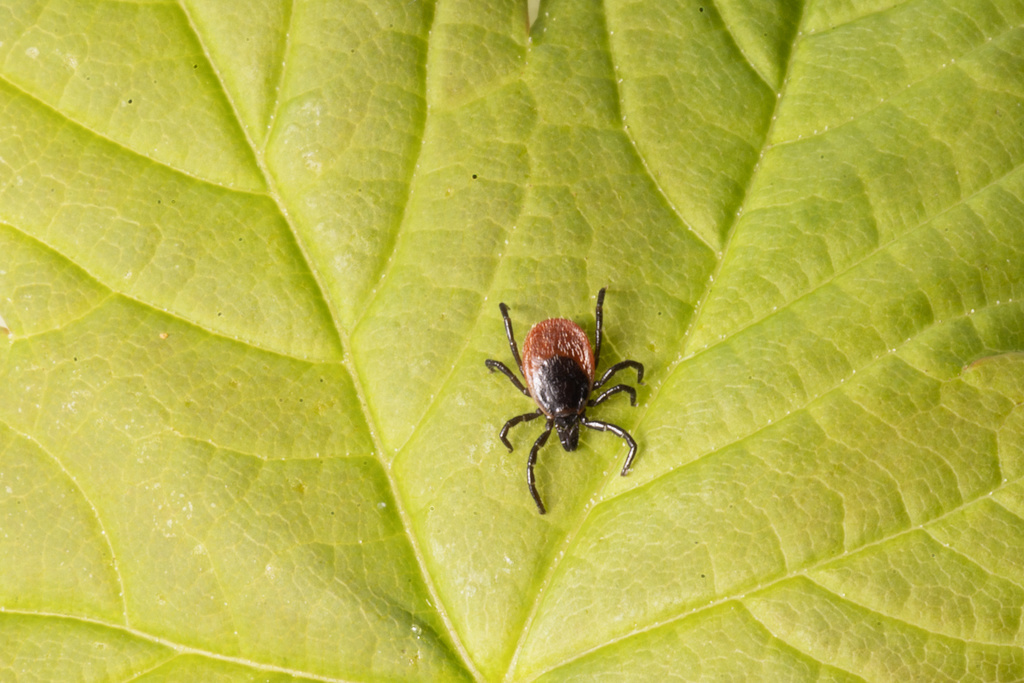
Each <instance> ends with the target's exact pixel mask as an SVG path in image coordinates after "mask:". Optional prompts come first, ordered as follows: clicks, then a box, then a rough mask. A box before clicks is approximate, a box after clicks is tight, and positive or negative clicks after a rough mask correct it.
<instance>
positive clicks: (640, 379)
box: [591, 360, 644, 391]
mask: <svg viewBox="0 0 1024 683" xmlns="http://www.w3.org/2000/svg"><path fill="white" fill-rule="evenodd" d="M594 367H595V368H596V367H597V365H596V364H595V365H594ZM623 368H634V369H635V370H636V383H637V384H643V383H644V366H643V364H642V363H638V362H636V361H635V360H624V361H622V362H620V363H616V364H615V365H613V366H611V367H610V368H608V370H607V371H606V372H605V373H604V374H603V375H601V379H599V380H597V381H596V382H594V386H593V387H592V388H591V391H597V390H598V389H600V388H601V386H602V385H604V383H605V382H607V381H608V380H609V379H611V377H612V375H614V374H615V373H616V372H618V371H619V370H622V369H623Z"/></svg>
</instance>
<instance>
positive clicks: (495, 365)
mask: <svg viewBox="0 0 1024 683" xmlns="http://www.w3.org/2000/svg"><path fill="white" fill-rule="evenodd" d="M484 365H486V366H487V367H488V368H489V369H490V371H491V372H494V371H495V370H498V371H499V372H501V374H503V375H505V376H506V377H508V378H509V379H510V380H512V384H514V385H516V389H518V390H519V391H521V392H523V393H524V394H525V395H527V396H529V395H530V392H529V391H527V390H526V387H524V386H523V383H522V382H520V381H519V378H518V377H516V376H515V375H513V374H512V371H511V370H509V369H508V368H507V367H506V366H505V364H504V363H502V362H501V361H498V360H490V359H488V360H485V361H484Z"/></svg>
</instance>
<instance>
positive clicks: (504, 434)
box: [498, 408, 540, 453]
mask: <svg viewBox="0 0 1024 683" xmlns="http://www.w3.org/2000/svg"><path fill="white" fill-rule="evenodd" d="M538 417H540V408H538V409H537V412H535V413H524V414H522V415H516V416H515V417H513V418H512V419H511V420H509V421H508V422H506V423H505V426H504V427H502V428H501V431H500V432H498V438H499V439H501V442H502V443H503V444H505V448H507V449H508V452H509V453H511V452H512V444H510V443H509V441H508V430H510V429H512V428H513V427H515V426H516V425H517V424H519V423H520V422H529V421H530V420H535V419H537V418H538Z"/></svg>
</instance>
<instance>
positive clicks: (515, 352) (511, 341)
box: [498, 304, 529, 396]
mask: <svg viewBox="0 0 1024 683" xmlns="http://www.w3.org/2000/svg"><path fill="white" fill-rule="evenodd" d="M498 308H500V309H501V317H502V318H504V319H505V336H506V337H508V346H509V348H510V349H512V357H513V358H515V359H516V365H518V366H519V374H520V375H522V376H523V377H526V373H525V372H523V361H522V360H521V359H520V358H519V348H518V347H517V346H516V338H515V336H514V335H513V334H512V319H511V318H509V317H508V306H506V305H505V304H498ZM517 383H518V382H517ZM523 393H526V392H525V391H524V392H523ZM526 395H527V396H529V394H526Z"/></svg>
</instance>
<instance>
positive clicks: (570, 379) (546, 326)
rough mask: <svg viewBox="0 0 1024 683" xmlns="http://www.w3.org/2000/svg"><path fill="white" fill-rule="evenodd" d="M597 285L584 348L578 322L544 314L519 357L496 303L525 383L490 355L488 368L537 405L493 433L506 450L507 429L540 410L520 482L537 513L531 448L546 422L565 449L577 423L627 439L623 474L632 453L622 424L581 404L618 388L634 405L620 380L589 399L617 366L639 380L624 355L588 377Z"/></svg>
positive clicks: (540, 440) (576, 434)
mask: <svg viewBox="0 0 1024 683" xmlns="http://www.w3.org/2000/svg"><path fill="white" fill-rule="evenodd" d="M605 289H607V287H602V288H601V291H600V292H598V293H597V311H596V312H595V315H594V317H595V318H596V323H597V331H596V334H595V335H594V347H593V348H591V347H590V339H589V338H588V337H587V333H586V332H584V331H583V330H582V329H581V328H580V326H579V325H577V324H576V323H574V322H573V321H571V320H566V319H565V318H548V319H547V320H544V321H542V322H539V323H537V324H536V325H534V326H533V327H531V328H530V331H529V332H528V333H527V335H526V340H525V341H524V342H523V357H522V359H520V358H519V349H518V348H517V347H516V338H515V336H513V334H512V321H511V320H510V319H509V317H508V306H506V305H505V304H499V305H498V308H500V309H501V317H502V318H504V319H505V335H506V336H507V337H508V345H509V348H511V349H512V357H513V358H514V359H515V361H516V365H517V366H519V373H520V374H521V375H522V376H523V377H524V378H525V379H526V386H523V383H522V382H520V381H519V378H518V377H516V376H515V374H513V372H512V371H511V370H509V369H508V367H507V366H506V365H505V364H504V363H502V362H500V361H496V360H488V361H486V365H487V367H488V368H489V369H490V371H491V372H494V371H495V370H499V371H501V373H502V374H504V375H505V376H506V377H508V378H509V380H510V381H511V382H512V384H513V385H514V386H515V388H516V389H518V390H519V391H521V392H523V393H524V394H525V395H526V396H528V397H530V398H532V399H533V401H534V403H536V404H537V410H535V411H533V412H532V413H524V414H522V415H516V416H515V417H513V418H512V419H511V420H509V421H508V422H506V423H505V426H504V427H502V428H501V431H500V432H498V438H500V439H501V442H502V443H503V444H505V447H506V448H508V450H509V453H511V452H512V444H511V443H509V440H508V430H510V429H512V427H515V426H516V425H517V424H519V423H520V422H529V421H530V420H534V419H536V418H538V417H540V416H541V415H543V416H544V417H545V419H546V423H545V425H544V431H543V432H541V435H540V436H539V437H537V440H536V441H534V442H533V448H532V449H530V457H529V458H528V459H527V461H526V484H527V485H528V486H529V487H530V495H531V496H533V500H534V502H535V503H537V509H538V510H540V514H542V515H543V514H544V513H545V509H544V503H542V502H541V499H540V494H538V493H537V484H536V480H535V478H534V476H533V466H534V465H536V464H537V452H538V451H539V450H540V449H541V447H543V446H544V444H545V443H547V440H548V436H550V435H551V429H552V427H553V428H554V429H555V431H556V432H558V439H559V441H561V442H562V448H564V449H565V450H566V451H574V450H576V447H577V446H578V445H579V441H580V425H583V426H584V427H588V428H590V429H594V430H597V431H599V432H611V433H612V434H615V435H616V436H618V437H619V438H621V439H622V440H624V441H625V442H626V443H627V444H629V455H627V456H626V463H625V464H624V465H623V466H622V476H623V477H624V476H626V475H627V474H629V468H630V465H632V464H633V457H634V456H635V455H636V441H634V440H633V437H631V436H630V435H629V433H628V432H626V430H625V429H623V428H622V427H619V426H617V425H613V424H610V423H608V422H600V421H598V420H589V419H587V415H586V410H587V408H593V407H594V406H596V405H598V404H601V403H604V402H605V401H606V400H607V399H608V398H610V397H612V396H614V395H615V394H619V393H626V394H629V403H630V405H633V406H635V405H636V389H634V388H633V387H631V386H627V385H625V384H616V385H615V386H613V387H610V388H608V389H605V390H604V391H603V392H601V394H600V395H599V396H598V397H597V398H594V399H591V398H590V395H591V394H592V393H593V392H595V391H597V390H598V389H600V388H601V387H603V386H604V385H605V384H606V383H607V382H608V380H609V379H611V378H612V375H614V374H615V373H616V372H618V371H619V370H622V369H624V368H634V369H635V370H636V383H637V384H643V378H644V366H643V365H641V364H640V363H638V362H637V361H635V360H624V361H621V362H619V363H616V364H615V365H613V366H611V367H610V368H608V370H607V371H606V372H605V373H604V375H602V376H601V379H599V380H597V381H596V382H595V381H594V372H595V370H596V369H597V362H598V359H599V358H600V357H601V313H602V307H603V305H604V292H605Z"/></svg>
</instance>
